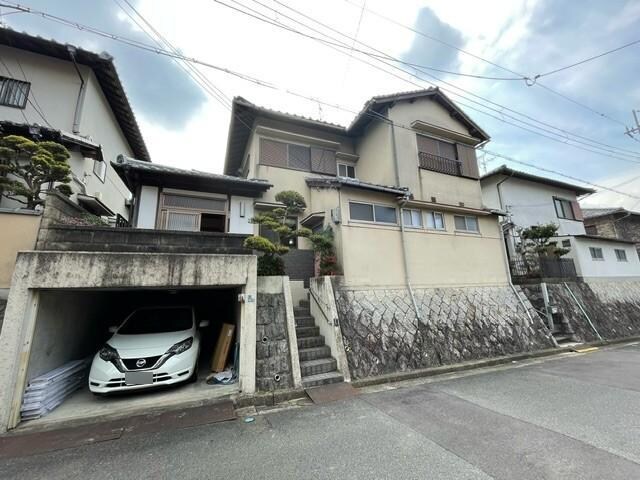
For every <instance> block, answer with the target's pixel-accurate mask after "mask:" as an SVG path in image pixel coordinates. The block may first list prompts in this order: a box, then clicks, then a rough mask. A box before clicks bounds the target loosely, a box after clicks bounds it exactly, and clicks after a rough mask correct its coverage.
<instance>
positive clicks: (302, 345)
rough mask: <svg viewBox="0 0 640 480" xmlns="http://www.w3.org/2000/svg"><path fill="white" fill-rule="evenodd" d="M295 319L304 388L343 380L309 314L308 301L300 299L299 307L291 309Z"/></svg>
mask: <svg viewBox="0 0 640 480" xmlns="http://www.w3.org/2000/svg"><path fill="white" fill-rule="evenodd" d="M293 312H294V316H295V319H296V335H297V337H298V356H299V358H300V373H301V374H302V386H303V387H304V388H310V387H317V386H320V385H328V384H330V383H338V382H342V381H344V378H343V376H342V374H340V372H338V370H337V368H338V366H337V362H336V359H335V358H333V357H332V356H331V349H330V348H329V347H328V346H327V345H326V344H325V342H324V337H323V336H322V335H320V329H319V328H318V327H317V326H316V322H315V320H314V318H313V317H312V316H311V311H310V309H309V301H308V300H307V301H304V300H303V301H301V302H300V306H299V307H295V308H294V309H293Z"/></svg>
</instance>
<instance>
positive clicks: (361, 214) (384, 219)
mask: <svg viewBox="0 0 640 480" xmlns="http://www.w3.org/2000/svg"><path fill="white" fill-rule="evenodd" d="M349 217H350V218H351V220H356V221H360V222H374V223H386V224H393V225H396V224H397V223H398V218H397V216H396V209H395V207H389V206H387V205H378V204H372V203H362V202H349Z"/></svg>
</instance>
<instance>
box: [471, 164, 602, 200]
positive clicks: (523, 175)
mask: <svg viewBox="0 0 640 480" xmlns="http://www.w3.org/2000/svg"><path fill="white" fill-rule="evenodd" d="M494 175H505V176H507V177H513V178H520V179H522V180H528V181H530V182H536V183H541V184H543V185H550V186H552V187H557V188H563V189H565V190H569V191H572V192H575V194H576V195H587V194H590V193H595V190H594V189H592V188H587V187H581V186H580V185H574V184H572V183H567V182H561V181H559V180H554V179H552V178H547V177H540V176H538V175H533V174H531V173H527V172H522V171H520V170H513V169H512V168H509V167H507V166H506V165H501V166H499V167H498V168H496V169H494V170H491V171H490V172H487V173H485V174H484V175H482V176H481V177H480V182H482V181H483V180H484V179H486V178H489V177H492V176H494Z"/></svg>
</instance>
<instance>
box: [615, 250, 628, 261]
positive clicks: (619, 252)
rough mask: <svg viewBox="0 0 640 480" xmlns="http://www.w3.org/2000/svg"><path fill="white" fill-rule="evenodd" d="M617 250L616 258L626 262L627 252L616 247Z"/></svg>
mask: <svg viewBox="0 0 640 480" xmlns="http://www.w3.org/2000/svg"><path fill="white" fill-rule="evenodd" d="M615 252H616V259H617V260H618V261H619V262H626V261H628V260H627V252H625V251H624V250H622V249H621V248H616V249H615Z"/></svg>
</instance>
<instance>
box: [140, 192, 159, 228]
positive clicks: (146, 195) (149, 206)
mask: <svg viewBox="0 0 640 480" xmlns="http://www.w3.org/2000/svg"><path fill="white" fill-rule="evenodd" d="M158 193H159V192H158V187H151V186H148V185H144V186H143V187H142V188H141V189H140V197H139V198H138V219H137V222H136V227H137V228H156V218H157V214H158Z"/></svg>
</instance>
